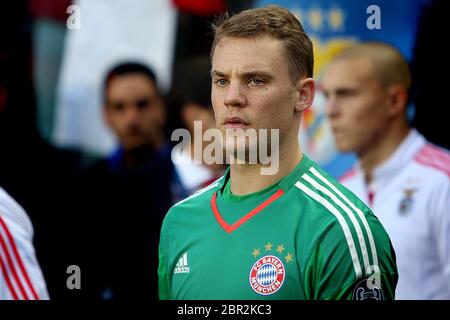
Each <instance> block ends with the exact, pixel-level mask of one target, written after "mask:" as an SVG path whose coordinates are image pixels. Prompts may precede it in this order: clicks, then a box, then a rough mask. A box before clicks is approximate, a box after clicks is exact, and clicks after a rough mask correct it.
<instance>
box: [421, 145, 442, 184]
mask: <svg viewBox="0 0 450 320" xmlns="http://www.w3.org/2000/svg"><path fill="white" fill-rule="evenodd" d="M414 164H415V165H416V166H419V167H420V170H421V171H422V172H424V173H426V174H427V176H428V177H430V178H432V179H435V180H446V181H447V182H448V181H449V180H450V151H449V150H446V149H444V148H441V147H439V146H436V145H434V144H432V143H429V142H427V143H426V144H425V145H424V146H423V147H422V148H421V149H420V150H419V151H418V152H417V153H416V155H415V156H414ZM430 175H431V176H430Z"/></svg>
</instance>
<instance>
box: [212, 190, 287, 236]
mask: <svg viewBox="0 0 450 320" xmlns="http://www.w3.org/2000/svg"><path fill="white" fill-rule="evenodd" d="M283 194H284V191H283V190H282V189H279V190H278V191H277V192H275V193H274V194H273V195H271V196H270V198H269V199H267V200H266V201H264V202H263V203H261V204H260V205H258V206H257V207H256V208H254V209H253V210H251V211H250V212H249V213H247V214H246V215H245V216H243V217H242V218H241V219H239V220H238V221H237V222H236V223H235V224H233V225H231V226H230V225H229V224H228V223H226V221H225V220H224V219H223V218H222V215H221V214H220V212H219V209H218V208H217V191H216V192H214V194H213V195H212V197H211V209H212V211H213V213H214V216H215V217H216V219H217V221H218V222H219V224H220V226H221V227H222V228H223V229H224V230H225V231H226V232H228V233H231V232H233V231H234V230H236V229H237V228H238V227H239V226H240V225H241V224H243V223H244V222H246V221H248V220H250V219H251V218H252V217H253V216H255V215H256V214H258V213H259V212H260V211H261V210H263V209H264V208H265V207H267V206H268V205H269V204H271V203H272V202H274V201H275V200H277V199H278V198H279V197H281V196H282V195H283Z"/></svg>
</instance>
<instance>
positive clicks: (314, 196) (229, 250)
mask: <svg viewBox="0 0 450 320" xmlns="http://www.w3.org/2000/svg"><path fill="white" fill-rule="evenodd" d="M229 175H230V171H229V169H228V170H227V171H226V173H225V174H224V176H223V177H222V178H220V179H219V180H217V181H216V182H214V183H212V184H211V185H209V186H208V187H206V188H205V189H203V190H200V191H199V192H197V193H195V194H194V195H192V196H190V197H189V198H187V199H185V200H183V201H181V202H179V203H177V204H176V205H174V206H173V207H172V208H171V209H170V210H169V212H168V214H167V216H166V217H165V220H164V223H163V226H162V230H161V239H160V245H159V246H160V247H159V270H158V276H159V295H160V299H176V300H180V299H220V300H222V299H253V300H255V299H284V300H286V299H352V298H353V299H360V300H363V299H393V298H394V291H395V286H396V284H397V279H398V274H397V268H396V264H395V253H394V251H393V249H392V246H391V243H390V240H389V237H388V235H387V233H386V231H385V230H384V228H383V227H382V225H381V224H380V222H379V221H378V219H377V218H376V217H375V216H374V214H373V213H372V212H371V211H370V209H369V208H368V207H367V206H366V205H365V204H364V203H363V202H362V201H361V200H359V199H358V198H357V197H356V196H355V195H354V194H352V193H351V192H350V191H349V190H347V189H346V188H345V187H343V186H342V185H341V184H339V183H338V182H337V181H336V180H335V179H333V178H332V177H331V176H329V175H328V174H327V173H325V172H324V171H322V170H321V169H320V168H319V167H318V166H317V165H316V164H314V163H313V162H312V161H311V160H309V159H308V158H307V157H306V156H303V158H302V160H301V161H300V163H299V164H298V165H297V166H296V168H295V169H294V170H293V171H292V172H291V173H290V174H289V175H287V176H286V177H284V178H283V179H281V180H280V181H279V182H277V183H276V184H274V185H272V186H270V187H268V188H265V189H264V190H261V191H258V192H255V193H252V194H248V195H244V196H237V195H233V194H232V193H231V192H230V186H229V178H230V177H229Z"/></svg>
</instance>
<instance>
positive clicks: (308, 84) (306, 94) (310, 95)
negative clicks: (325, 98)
mask: <svg viewBox="0 0 450 320" xmlns="http://www.w3.org/2000/svg"><path fill="white" fill-rule="evenodd" d="M315 94H316V84H315V82H314V80H313V79H312V78H303V79H300V80H299V81H298V83H297V87H296V103H295V111H297V112H302V111H304V110H306V109H308V108H309V107H310V106H311V105H312V103H313V101H314V96H315Z"/></svg>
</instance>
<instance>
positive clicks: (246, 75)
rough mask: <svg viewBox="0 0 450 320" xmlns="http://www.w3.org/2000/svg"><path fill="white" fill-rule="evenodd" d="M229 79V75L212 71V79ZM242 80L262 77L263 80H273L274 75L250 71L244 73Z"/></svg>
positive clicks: (241, 75)
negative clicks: (215, 77)
mask: <svg viewBox="0 0 450 320" xmlns="http://www.w3.org/2000/svg"><path fill="white" fill-rule="evenodd" d="M214 76H217V77H227V76H228V75H227V74H226V73H224V72H221V71H217V70H212V71H211V77H214ZM239 76H240V77H242V78H253V77H262V78H266V79H272V78H273V75H272V74H271V73H269V72H266V71H258V70H255V71H248V72H243V73H241V74H240V75H239Z"/></svg>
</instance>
